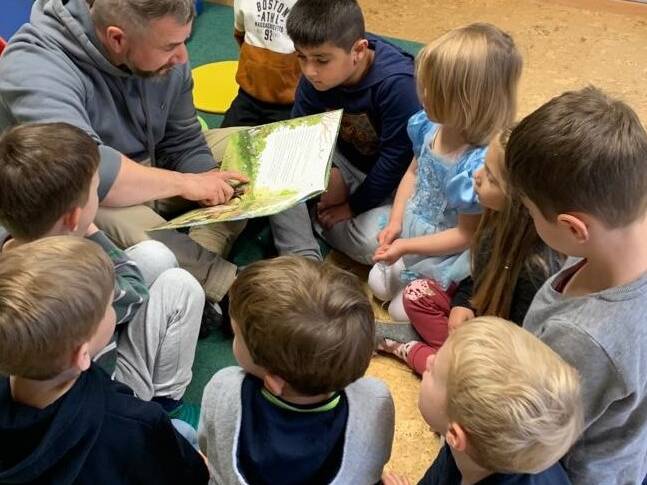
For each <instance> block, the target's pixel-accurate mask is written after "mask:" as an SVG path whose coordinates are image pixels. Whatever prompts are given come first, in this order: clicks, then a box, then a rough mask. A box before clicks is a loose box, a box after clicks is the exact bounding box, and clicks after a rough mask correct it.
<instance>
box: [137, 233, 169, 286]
mask: <svg viewBox="0 0 647 485" xmlns="http://www.w3.org/2000/svg"><path fill="white" fill-rule="evenodd" d="M126 254H127V255H128V257H129V258H130V259H132V260H133V261H134V262H135V263H136V264H137V266H138V267H139V270H140V271H141V272H142V275H143V276H144V280H145V281H146V286H149V287H150V286H151V285H152V284H153V282H155V280H157V278H159V277H160V276H161V274H162V273H164V272H165V271H166V270H169V269H172V268H177V267H178V263H177V259H176V257H175V254H173V251H171V250H170V249H169V248H168V247H166V245H164V244H163V243H161V242H159V241H154V240H147V241H142V242H140V243H137V244H135V245H134V246H131V247H129V248H128V249H126Z"/></svg>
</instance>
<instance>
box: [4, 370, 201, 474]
mask: <svg viewBox="0 0 647 485" xmlns="http://www.w3.org/2000/svg"><path fill="white" fill-rule="evenodd" d="M208 479H209V474H208V471H207V468H206V466H205V464H204V461H203V460H202V458H201V457H200V455H199V454H198V453H197V452H196V451H195V449H193V447H192V446H191V445H190V444H189V443H188V442H187V441H186V440H185V439H184V438H183V437H181V436H180V435H179V434H177V433H176V432H175V429H174V428H173V425H172V424H171V421H170V420H169V418H168V416H167V415H166V413H165V412H164V411H163V410H162V408H161V407H160V406H159V405H158V404H156V403H151V402H145V401H141V400H139V399H136V398H135V397H134V396H133V394H132V391H131V390H130V389H129V388H128V387H126V386H124V385H122V384H118V383H116V382H113V381H111V380H110V379H109V377H108V375H107V374H106V373H105V372H103V371H102V370H101V369H99V368H98V367H96V366H92V367H91V368H90V369H89V370H88V371H86V372H84V373H82V374H81V375H80V376H79V378H78V380H77V381H76V382H75V383H74V386H72V388H71V389H70V390H69V391H68V392H67V393H65V395H63V396H62V397H60V398H59V399H58V400H57V401H55V402H54V403H52V404H50V405H49V406H47V407H46V408H45V409H36V408H33V407H30V406H25V405H23V404H20V403H17V402H15V401H14V400H13V399H12V397H11V389H10V387H9V379H8V378H6V377H2V378H0V483H34V484H49V483H52V484H54V483H55V484H68V483H75V484H91V485H99V484H103V483H105V484H122V483H132V484H135V483H155V484H178V483H207V481H208Z"/></svg>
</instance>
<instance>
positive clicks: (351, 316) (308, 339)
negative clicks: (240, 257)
mask: <svg viewBox="0 0 647 485" xmlns="http://www.w3.org/2000/svg"><path fill="white" fill-rule="evenodd" d="M229 295H230V307H229V308H230V315H231V317H232V319H233V320H234V322H235V323H236V324H237V326H238V328H239V330H240V334H241V336H242V338H243V340H244V342H245V344H246V345H247V348H248V349H249V353H250V355H251V357H252V360H253V361H254V363H255V364H257V365H259V366H262V367H264V368H265V369H267V370H268V371H269V372H271V373H273V374H275V375H277V376H279V377H281V378H283V379H285V381H286V382H288V383H289V384H290V386H292V387H293V388H294V389H295V390H296V391H297V392H300V393H302V394H305V395H317V394H322V393H326V392H333V391H339V390H341V389H343V388H344V387H346V386H347V385H349V384H350V383H352V382H354V381H355V380H357V379H359V378H360V377H362V376H363V375H364V373H365V372H366V369H367V367H368V364H369V362H370V360H371V355H372V353H373V347H374V338H375V323H374V316H373V310H372V308H371V304H370V302H369V301H368V298H367V296H366V294H365V293H364V291H363V290H362V287H361V286H360V283H359V281H358V279H357V277H355V276H354V275H352V274H350V273H347V272H345V271H343V270H340V269H338V268H335V267H333V266H331V265H327V264H324V265H322V264H320V263H316V262H314V261H311V260H309V259H306V258H302V257H296V256H283V257H279V258H275V259H270V260H265V261H260V262H257V263H254V264H251V265H249V266H248V267H246V268H245V269H244V270H243V271H242V272H241V273H240V275H239V276H238V278H236V281H234V284H233V286H232V287H231V290H230V293H229Z"/></svg>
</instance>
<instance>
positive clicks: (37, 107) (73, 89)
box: [0, 0, 215, 198]
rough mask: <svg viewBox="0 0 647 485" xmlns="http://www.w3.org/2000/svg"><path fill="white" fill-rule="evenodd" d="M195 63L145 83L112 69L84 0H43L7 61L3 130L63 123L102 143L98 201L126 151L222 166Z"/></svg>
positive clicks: (189, 165) (185, 165)
mask: <svg viewBox="0 0 647 485" xmlns="http://www.w3.org/2000/svg"><path fill="white" fill-rule="evenodd" d="M192 88H193V81H192V79H191V70H190V68H189V65H188V64H185V65H180V66H175V67H174V68H173V69H172V70H171V71H170V72H169V73H168V74H167V75H165V76H163V77H157V78H152V79H143V78H141V77H138V76H135V75H133V74H131V73H130V72H128V71H127V70H124V69H120V68H118V67H116V66H114V65H113V64H111V63H110V62H109V61H108V59H107V58H106V53H105V51H104V49H103V47H102V46H101V44H100V43H99V41H98V39H97V37H96V34H95V29H94V25H93V23H92V19H91V18H90V12H89V10H88V6H87V4H86V1H85V0H36V1H35V3H34V7H33V9H32V12H31V18H30V21H29V23H27V24H25V25H23V26H22V27H21V28H20V30H19V31H18V32H17V33H16V34H15V35H14V36H13V37H12V38H11V42H10V43H9V45H8V46H7V48H6V50H5V51H4V53H3V56H2V57H0V131H2V130H3V129H5V128H6V127H7V126H10V125H13V124H16V123H23V122H54V121H64V122H67V123H70V124H72V125H75V126H77V127H79V128H81V129H83V130H85V131H86V132H87V133H89V134H90V135H91V136H92V137H93V138H94V140H95V141H96V142H97V143H98V144H99V148H100V152H101V166H100V176H101V184H100V186H99V197H100V198H103V197H105V195H106V194H107V193H108V191H109V189H110V187H111V186H112V184H113V183H114V180H115V178H116V176H117V173H118V171H119V166H120V154H124V155H126V156H128V157H130V158H132V159H134V160H137V161H142V160H144V159H150V160H151V161H152V163H153V165H154V166H158V167H162V168H166V169H169V170H176V171H179V172H203V171H206V170H209V169H212V168H214V167H215V161H214V159H213V157H212V155H211V152H210V151H209V148H208V147H207V144H206V142H205V139H204V136H203V135H202V133H201V131H200V125H199V124H198V121H197V118H196V112H195V108H194V107H193V98H192V94H191V92H192Z"/></svg>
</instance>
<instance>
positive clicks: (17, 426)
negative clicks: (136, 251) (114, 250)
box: [0, 236, 209, 484]
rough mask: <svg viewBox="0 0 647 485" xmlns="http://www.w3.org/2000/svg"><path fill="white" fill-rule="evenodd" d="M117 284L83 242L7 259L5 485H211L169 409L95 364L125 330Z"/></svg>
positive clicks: (1, 282) (0, 329) (3, 308)
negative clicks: (118, 330) (120, 324)
mask: <svg viewBox="0 0 647 485" xmlns="http://www.w3.org/2000/svg"><path fill="white" fill-rule="evenodd" d="M114 281H115V276H114V270H113V267H112V262H111V260H110V259H109V257H108V255H107V254H106V253H105V252H104V251H103V249H102V248H101V247H100V246H99V245H98V244H96V243H94V242H92V241H89V240H86V239H81V238H78V237H76V236H54V237H46V238H42V239H38V240H37V241H35V242H31V243H26V244H24V245H22V246H18V247H15V248H12V249H10V250H7V251H5V252H4V253H3V254H2V257H0V349H2V351H1V352H0V375H1V376H8V377H0V436H1V437H2V439H0V483H39V484H45V483H75V484H96V483H123V484H126V483H133V484H135V483H155V484H166V483H168V484H177V483H196V484H197V483H207V481H208V479H209V474H208V471H207V467H206V466H205V463H204V461H203V459H202V457H201V456H200V455H199V454H198V452H197V451H196V450H195V449H194V448H193V447H192V446H191V445H190V444H189V442H188V441H186V440H185V439H184V438H183V437H182V436H180V435H179V434H178V433H177V432H176V431H175V429H174V427H173V425H172V424H171V420H170V419H169V417H168V416H167V414H166V413H165V412H164V410H163V409H162V407H161V406H160V405H159V404H157V403H153V402H146V401H141V400H139V399H137V398H135V397H134V396H133V393H132V391H131V390H130V389H129V388H128V387H126V386H124V385H122V384H118V383H117V382H114V381H111V380H110V377H109V376H108V375H107V374H106V373H105V372H103V371H102V370H101V369H99V368H98V367H97V366H96V365H94V364H93V363H92V358H93V357H94V356H95V355H96V354H97V353H98V352H99V351H100V350H101V349H103V348H104V347H105V345H106V343H107V342H108V341H109V340H110V338H111V337H112V335H113V332H114V330H115V320H116V317H115V311H114V309H113V307H112V297H113V288H114Z"/></svg>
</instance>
